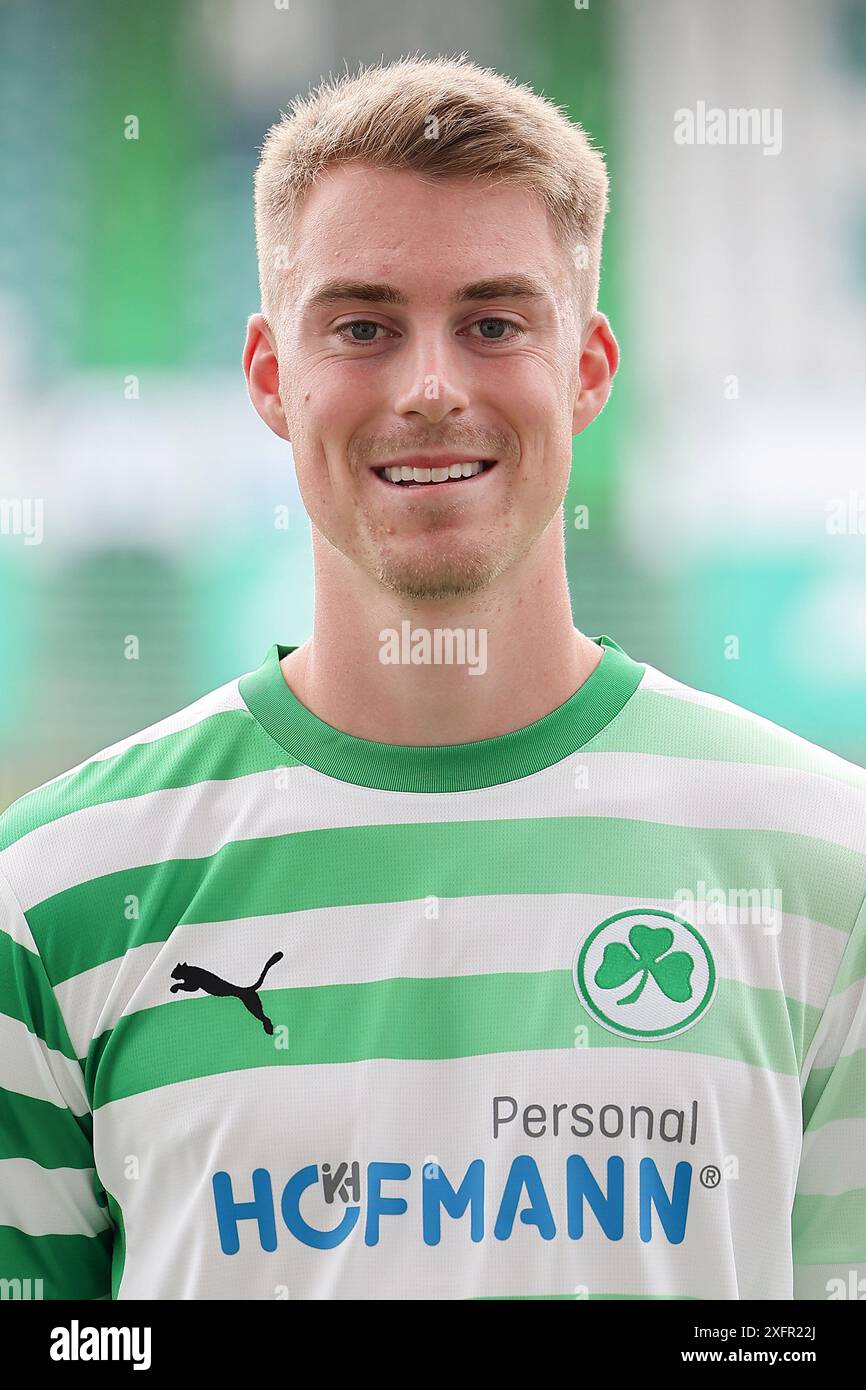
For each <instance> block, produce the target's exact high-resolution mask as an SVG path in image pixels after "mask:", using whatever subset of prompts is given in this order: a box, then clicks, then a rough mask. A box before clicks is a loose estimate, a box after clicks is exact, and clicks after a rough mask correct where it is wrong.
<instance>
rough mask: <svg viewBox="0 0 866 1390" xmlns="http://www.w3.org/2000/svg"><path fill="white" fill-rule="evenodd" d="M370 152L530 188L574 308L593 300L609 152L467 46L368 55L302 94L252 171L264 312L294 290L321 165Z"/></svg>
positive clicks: (399, 164)
mask: <svg viewBox="0 0 866 1390" xmlns="http://www.w3.org/2000/svg"><path fill="white" fill-rule="evenodd" d="M350 161H363V162H366V163H369V164H373V165H377V166H379V167H382V168H390V169H413V170H416V171H417V172H418V173H419V174H422V175H425V176H434V177H435V176H437V175H438V176H441V177H443V178H444V177H454V176H458V175H464V176H468V177H475V178H484V177H489V178H494V179H497V180H505V181H507V182H510V183H513V184H518V185H520V186H522V187H524V188H526V189H527V191H531V192H534V193H535V194H536V195H537V196H538V197H539V198H540V199H541V201H542V203H543V205H544V207H545V208H546V210H547V212H548V215H549V217H550V219H551V222H552V226H553V230H554V235H555V237H556V239H557V241H558V243H559V245H560V247H561V249H562V251H563V253H564V256H565V260H566V265H567V266H568V267H569V268H570V270H571V272H572V277H571V285H572V291H573V294H574V296H575V300H576V305H577V312H578V317H579V319H580V322H581V325H585V324H586V322H587V320H588V319H589V317H590V316H591V315H592V313H593V312H594V311H595V308H596V303H597V298H598V283H599V272H600V267H601V239H602V232H603V229H604V219H605V215H606V213H607V209H608V177H607V170H606V168H605V162H604V156H603V155H602V153H601V152H600V150H598V149H596V148H595V147H594V146H593V145H592V144H591V142H590V138H589V136H588V135H587V134H586V132H585V131H584V129H583V127H582V126H581V125H579V124H578V122H576V121H573V120H572V119H571V118H570V117H569V116H568V114H567V113H566V112H565V110H564V109H563V108H561V107H559V106H557V105H555V104H554V103H553V102H552V101H550V100H549V99H548V98H546V97H541V96H539V95H537V93H535V92H534V91H532V89H531V88H530V87H528V86H527V85H525V84H522V83H517V82H515V81H514V80H513V79H512V78H510V77H504V76H502V75H501V74H500V73H497V72H495V71H494V70H493V69H492V68H482V67H479V66H478V65H477V64H476V63H474V62H472V61H471V60H470V59H469V58H467V56H466V55H465V54H459V55H458V56H457V57H454V58H442V57H439V58H422V57H419V56H417V55H416V56H415V57H411V58H401V59H399V60H398V61H396V62H392V63H388V64H384V63H382V62H381V61H380V62H379V63H377V64H375V65H373V66H370V67H364V65H363V64H362V65H361V66H360V67H359V69H358V72H357V73H356V74H355V75H350V74H349V73H348V71H347V72H346V73H345V74H343V75H341V76H340V77H338V78H333V77H332V78H330V79H326V80H323V81H322V82H321V83H320V84H319V86H318V87H317V88H316V89H315V91H312V92H311V94H310V95H309V96H308V97H306V98H303V97H296V98H295V99H294V101H293V102H292V104H291V107H290V109H289V110H288V111H287V112H281V118H280V120H279V121H277V122H276V124H274V125H273V126H271V128H270V129H269V130H268V132H267V134H266V136H265V138H264V141H263V142H262V146H261V158H260V160H259V164H258V167H257V169H256V173H255V181H254V188H255V229H256V249H257V253H258V262H259V284H260V288H261V301H262V306H261V307H262V313H263V314H264V316H265V318H266V319H267V320H268V321H269V322H270V323H275V322H276V319H277V318H278V316H279V315H280V313H281V312H282V309H283V307H284V303H285V299H286V294H287V286H286V282H287V279H288V277H287V275H286V273H285V272H286V271H287V270H288V269H289V266H290V261H291V257H290V253H289V248H290V246H291V240H292V229H293V223H294V219H295V218H296V216H297V214H298V211H299V209H300V207H301V204H302V202H303V198H304V196H305V194H306V192H307V190H308V189H309V188H310V187H311V186H312V184H313V183H314V182H315V180H316V179H317V177H318V175H319V174H320V173H321V172H322V170H323V169H326V168H328V167H329V166H333V165H338V164H345V163H348V162H350Z"/></svg>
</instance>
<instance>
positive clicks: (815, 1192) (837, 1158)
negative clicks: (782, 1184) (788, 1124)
mask: <svg viewBox="0 0 866 1390" xmlns="http://www.w3.org/2000/svg"><path fill="white" fill-rule="evenodd" d="M858 1188H866V1119H864V1120H861V1119H854V1120H828V1122H827V1124H825V1125H821V1126H820V1128H819V1129H816V1130H814V1131H811V1132H807V1133H806V1134H805V1135H804V1137H803V1156H802V1159H801V1161H800V1176H799V1178H798V1180H797V1192H798V1194H799V1195H800V1196H813V1197H836V1196H839V1195H840V1194H841V1193H843V1192H850V1191H852V1190H856V1189H858ZM862 1233H863V1235H864V1236H866V1202H864V1209H863V1232H862Z"/></svg>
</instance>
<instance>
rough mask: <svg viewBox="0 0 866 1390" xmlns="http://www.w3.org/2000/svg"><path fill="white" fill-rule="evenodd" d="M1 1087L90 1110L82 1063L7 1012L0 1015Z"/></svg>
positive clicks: (75, 1110) (77, 1111) (78, 1111)
mask: <svg viewBox="0 0 866 1390" xmlns="http://www.w3.org/2000/svg"><path fill="white" fill-rule="evenodd" d="M0 1089H2V1090H5V1091H13V1092H15V1094H16V1095H21V1096H32V1097H33V1099H34V1100H47V1101H48V1102H49V1103H50V1104H51V1105H57V1106H61V1107H64V1106H65V1107H67V1108H68V1109H69V1110H71V1111H72V1113H73V1115H85V1114H87V1112H88V1111H89V1110H90V1106H89V1105H88V1103H87V1093H86V1091H85V1089H84V1077H83V1075H82V1072H81V1067H80V1066H79V1064H78V1063H77V1062H71V1061H70V1060H69V1058H68V1057H64V1056H63V1053H62V1052H56V1051H55V1050H54V1048H51V1047H48V1046H46V1044H45V1043H44V1042H42V1041H41V1039H40V1038H37V1037H36V1035H35V1034H34V1033H31V1032H30V1030H29V1029H28V1028H26V1027H25V1025H24V1024H23V1023H21V1022H20V1021H19V1020H18V1019H17V1018H9V1017H8V1016H7V1015H6V1014H0Z"/></svg>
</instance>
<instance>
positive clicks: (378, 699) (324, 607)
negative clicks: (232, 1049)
mask: <svg viewBox="0 0 866 1390" xmlns="http://www.w3.org/2000/svg"><path fill="white" fill-rule="evenodd" d="M542 548H543V547H542ZM547 549H548V554H547V556H546V557H545V556H544V555H542V554H541V553H538V554H536V555H535V556H534V557H530V556H527V557H526V559H525V560H524V562H523V564H522V565H521V566H518V567H517V569H518V571H519V573H517V572H511V573H510V574H509V575H506V576H500V579H499V580H497V581H496V582H495V583H494V584H493V585H492V586H490V588H488V589H487V590H485V591H483V592H482V593H480V594H475V595H473V596H471V597H470V598H460V599H453V600H447V601H444V600H439V601H437V602H435V603H433V602H410V601H409V600H405V599H401V598H399V597H398V596H397V595H392V594H389V593H387V592H385V591H383V590H382V589H381V588H380V587H379V586H373V585H372V584H370V585H369V586H366V585H364V584H362V585H360V586H359V582H358V571H357V569H356V568H355V567H352V570H351V571H349V569H348V566H347V565H346V564H345V561H344V557H342V556H340V557H339V561H340V562H343V563H339V562H336V555H332V556H331V557H329V559H328V560H327V561H326V563H325V564H324V565H319V564H317V573H316V614H315V622H314V628H313V635H312V637H310V638H308V640H307V641H306V642H305V643H304V644H303V645H302V646H300V647H299V648H298V649H297V650H296V651H294V652H290V653H289V655H288V656H285V657H283V659H282V662H281V668H282V671H283V676H284V678H285V680H286V683H287V684H288V686H289V688H290V689H291V690H292V691H293V692H294V694H295V695H296V696H297V698H298V699H299V700H300V702H301V704H303V705H305V706H306V708H307V709H309V710H311V711H312V713H313V714H315V715H317V716H318V718H319V719H322V720H324V722H325V723H326V724H330V725H331V726H332V727H333V728H335V729H340V730H342V731H343V732H344V733H347V734H352V735H354V736H355V737H356V738H366V739H372V740H374V741H375V742H377V743H402V744H409V745H413V746H417V745H434V744H435V745H439V744H448V743H468V742H475V741H477V740H479V739H485V738H495V737H497V736H498V735H500V734H506V733H511V732H512V731H513V730H515V729H520V728H523V727H524V726H525V725H527V724H531V723H534V721H535V720H537V719H541V718H543V717H544V715H546V714H549V713H550V711H551V710H553V709H556V708H557V707H558V706H559V705H561V704H564V703H565V701H566V700H568V699H569V698H570V697H571V696H572V695H573V694H574V692H575V691H576V690H577V689H578V687H579V686H581V685H582V684H583V682H584V681H585V680H586V679H587V678H588V677H589V676H590V675H591V674H592V672H593V671H594V670H595V667H596V666H597V665H598V663H599V661H600V660H601V658H602V655H603V653H602V649H601V648H600V647H599V646H598V645H597V644H596V643H594V642H593V641H592V640H591V639H590V638H588V637H586V636H584V635H583V634H582V633H581V632H580V631H579V630H578V629H577V628H576V627H575V626H574V622H573V619H572V614H571V602H570V598H569V593H568V584H567V580H566V573H565V562H564V557H562V553H561V535H560V538H559V546H558V549H557V548H555V547H551V546H548V547H547ZM551 549H553V553H554V556H556V555H557V554H558V555H559V557H560V560H561V563H559V564H557V563H556V560H555V559H554V560H553V562H552V563H551V556H550V550H551ZM323 569H325V570H327V571H328V572H327V574H323V573H322V570H323ZM323 580H324V581H325V582H324V583H323V582H322V581H323ZM437 630H438V632H439V634H440V636H439V638H438V639H437V636H436V634H437ZM383 632H388V633H391V634H393V636H392V637H391V638H390V640H388V639H385V640H383V639H382V637H381V634H382V633H383ZM455 634H456V637H455ZM437 642H438V645H437ZM425 644H426V649H425ZM449 650H450V651H451V653H452V656H455V657H457V658H458V664H453V663H452V664H449V663H448V661H447V659H446V655H445V654H446V653H448V652H449ZM413 651H414V652H416V653H420V655H421V656H422V657H424V658H425V659H424V660H423V661H422V662H420V663H418V664H414V663H413V662H411V660H409V659H408V658H409V657H411V654H412V653H413ZM380 653H381V654H383V655H385V654H387V655H388V656H389V657H391V658H394V657H395V656H396V661H394V660H393V659H392V660H389V661H385V660H383V659H380ZM437 653H438V655H437ZM461 657H462V658H463V659H462V660H459V658H461Z"/></svg>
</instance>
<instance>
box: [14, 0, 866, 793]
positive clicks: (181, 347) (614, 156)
mask: <svg viewBox="0 0 866 1390" xmlns="http://www.w3.org/2000/svg"><path fill="white" fill-rule="evenodd" d="M461 51H466V52H467V53H468V54H469V55H470V56H471V57H472V58H474V59H475V60H476V61H477V62H479V63H482V64H484V65H491V66H493V67H495V68H497V69H498V70H500V71H502V72H504V73H507V74H509V75H511V76H513V77H515V78H517V79H518V80H520V81H527V82H529V83H531V84H532V85H533V86H534V87H535V88H536V90H539V91H541V92H543V93H544V94H545V95H547V96H549V97H552V98H553V99H554V100H556V101H558V102H560V103H562V104H564V105H565V106H566V107H567V108H568V110H569V112H570V113H571V114H572V116H574V117H575V118H576V119H577V120H579V121H581V122H582V123H583V124H584V125H585V126H586V127H587V129H588V130H589V132H590V133H591V134H592V136H593V137H594V138H595V140H596V141H597V142H598V143H599V144H600V146H601V147H602V149H603V150H604V151H605V154H606V156H607V159H608V165H609V170H610V175H611V182H612V191H611V211H610V214H609V218H608V224H607V231H606V236H605V249H604V262H603V273H602V283H601V295H600V301H599V307H600V308H601V309H602V310H603V311H604V312H605V313H607V315H608V317H609V318H610V321H611V324H612V326H613V329H614V332H615V333H616V335H617V337H618V339H619V343H620V347H621V350H622V366H621V368H620V372H619V375H618V376H617V378H616V381H615V384H614V389H613V395H612V397H611V400H610V402H609V404H608V406H607V407H606V409H605V411H604V412H603V414H602V416H601V417H600V418H599V419H598V420H597V421H596V422H595V423H594V424H593V425H592V426H591V427H590V429H589V430H588V431H587V432H586V433H585V434H583V435H581V436H579V437H578V438H577V439H576V440H575V446H574V466H573V473H572V482H571V486H570V490H569V494H568V498H567V501H566V527H567V545H568V565H569V573H570V581H571V592H572V600H573V609H574V618H575V622H576V624H577V625H578V626H579V627H580V628H581V629H582V630H583V631H584V632H587V633H588V634H590V635H591V636H597V635H598V634H600V633H603V632H604V633H607V634H609V635H610V636H612V637H613V638H614V639H615V640H616V641H617V642H618V643H619V644H620V645H621V646H622V647H624V648H625V650H626V651H628V652H629V653H630V654H631V655H632V656H633V657H635V658H636V659H637V660H641V661H648V662H650V663H651V664H652V665H654V666H657V667H660V668H661V669H662V670H664V671H666V672H668V673H669V674H670V675H673V676H675V677H676V678H677V679H678V680H682V681H685V682H686V683H688V684H690V685H695V686H697V687H699V688H701V689H705V690H709V691H713V692H714V693H716V694H719V695H722V696H725V697H726V698H728V699H732V700H735V701H736V702H738V703H739V704H742V705H745V706H746V707H747V708H749V709H751V710H754V711H756V712H757V713H759V714H762V715H765V716H766V717H767V718H769V719H772V720H774V721H776V722H777V723H780V724H783V725H784V726H785V727H787V728H790V729H793V730H794V731H795V732H797V733H798V734H800V735H802V736H803V737H805V738H808V739H810V740H812V741H814V742H816V743H819V744H821V745H822V746H824V747H828V748H831V749H832V750H834V751H835V752H837V753H839V754H841V755H842V756H843V757H846V758H848V759H851V760H852V761H854V762H858V763H861V764H866V443H864V441H866V430H864V425H866V399H864V398H866V390H864V382H866V138H864V137H866V0H796V3H792V0H763V3H762V4H761V5H758V6H756V5H753V4H751V3H749V0H728V3H726V4H725V5H723V6H720V5H719V4H718V3H716V0H655V2H654V3H647V0H590V4H589V7H588V8H584V7H582V5H581V3H575V0H511V3H507V4H504V3H502V0H472V3H471V4H467V3H466V0H437V3H436V4H435V5H431V4H420V3H408V0H284V2H283V0H183V3H179V0H148V2H147V4H146V5H118V4H117V3H116V0H64V3H63V4H62V5H58V4H56V3H54V2H53V0H27V3H24V2H23V0H20V2H19V3H17V4H9V3H7V4H4V5H3V6H2V7H0V121H2V132H3V139H2V142H0V170H2V187H3V190H4V193H3V197H2V199H0V624H2V640H0V809H2V808H3V807H5V806H6V805H7V804H8V803H9V802H10V801H12V800H13V799H14V798H15V797H16V796H18V795H20V794H21V793H22V792H24V791H26V790H28V789H29V788H31V787H33V786H36V785H38V784H39V783H40V782H42V781H44V780H46V779H48V778H50V777H53V776H55V775H56V774H57V773H59V772H61V771H64V770H65V769H67V768H69V767H71V766H73V765H74V764H75V763H77V762H79V761H81V760H82V759H83V758H85V757H87V756H89V755H90V754H91V753H93V752H95V751H96V750H97V749H99V748H103V747H105V746H107V745H108V744H109V743H112V742H114V741H115V740H117V739H120V738H123V737H125V736H126V735H128V734H130V733H133V732H136V731H138V730H139V729H141V728H143V727H145V726H146V725H148V724H150V723H153V722H155V721H156V720H157V719H160V718H162V717H163V716H165V715H167V714H169V713H172V712H174V711H175V710H177V709H180V708H181V707H182V706H184V705H186V704H188V703H190V702H191V701H192V700H194V699H196V698H198V697H199V696H200V695H202V694H204V693H205V692H207V691H208V690H211V689H213V688H214V687H215V686H217V685H220V684H222V683H223V682H224V681H228V680H229V679H231V678H232V677H233V676H235V675H237V674H239V673H240V672H242V671H246V670H249V669H250V668H251V667H254V666H257V665H258V664H259V663H260V662H261V660H262V659H263V657H264V655H265V652H266V651H267V649H268V647H269V646H270V645H271V644H272V643H273V642H275V641H279V642H283V643H286V644H290V645H299V644H300V643H301V642H303V641H304V640H305V639H306V637H307V636H308V635H309V633H310V631H311V624H312V597H313V595H312V568H311V559H310V538H309V528H308V523H307V519H306V514H305V512H304V510H303V507H302V505H301V501H300V497H299V494H298V491H297V488H296V485H295V481H294V475H293V469H292V462H291V453H290V450H289V448H288V446H287V445H285V444H284V443H282V442H281V441H280V440H278V439H277V438H276V437H275V436H274V435H272V434H271V433H270V431H269V430H268V429H267V428H266V426H265V425H264V424H263V423H262V422H261V421H260V420H259V418H258V416H257V415H256V414H255V412H254V410H253V408H252V406H251V405H250V403H249V400H248V397H247V393H246V385H245V382H244V379H243V375H242V369H241V350H242V346H243V341H244V334H245V328H246V320H247V316H248V315H249V314H250V313H251V312H253V311H254V310H255V309H257V308H258V307H259V300H258V281H257V272H256V260H255V242H254V233H253V214H252V177H253V171H254V168H255V164H256V160H257V155H258V146H259V145H260V143H261V140H262V138H263V136H264V133H265V131H266V130H267V128H268V126H269V125H271V124H272V123H273V122H274V121H275V120H276V119H277V118H278V116H279V113H280V110H281V109H285V107H286V106H287V105H288V104H289V102H290V101H291V99H292V97H293V96H295V95H296V94H298V93H299V92H304V93H305V92H306V91H307V90H308V89H309V87H310V86H311V84H315V83H316V82H318V81H319V80H320V78H321V77H322V76H324V75H326V74H327V73H328V72H329V71H334V72H339V71H343V70H345V68H346V67H347V66H348V68H349V69H350V70H352V69H354V68H355V67H356V66H357V64H358V63H359V62H360V61H364V62H372V61H376V60H377V59H379V58H380V57H382V56H384V57H385V58H386V59H388V58H396V57H399V56H401V55H405V54H411V53H416V52H420V53H422V54H426V55H427V56H435V55H436V54H438V53H443V54H455V53H459V52H461ZM741 108H742V109H748V110H754V111H755V112H756V113H759V118H760V119H759V120H758V117H756V118H755V120H756V123H755V124H754V125H750V130H751V137H750V138H749V139H748V140H744V139H739V140H737V139H736V138H735V131H736V126H735V124H734V122H733V118H731V120H730V121H729V122H728V125H727V127H726V128H727V132H728V135H727V138H726V139H725V141H724V143H720V142H718V141H717V142H716V143H711V140H712V139H713V136H712V131H711V129H710V127H709V125H708V118H707V112H710V111H712V109H718V110H720V111H721V112H722V113H723V114H724V113H728V112H730V111H732V110H736V109H741ZM683 112H686V113H688V114H687V116H685V117H684V116H683V114H682V113H683ZM136 122H137V130H136ZM716 129H717V130H718V129H719V127H716ZM721 129H722V130H723V131H724V129H725V127H724V125H723V126H722V127H721ZM708 130H709V134H708ZM131 133H132V134H137V138H133V139H130V138H128V136H129V135H130V134H131ZM582 507H586V508H588V519H589V524H588V526H585V525H583V524H580V525H576V524H575V522H576V521H578V522H580V521H581V520H582V518H583V517H584V515H585V514H584V513H582V512H581V511H580V510H579V509H580V508H582ZM130 636H133V637H135V638H137V639H138V643H139V657H138V659H137V660H129V659H127V656H126V652H127V650H128V648H127V647H126V645H125V644H126V643H127V639H128V638H129V637H130Z"/></svg>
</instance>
